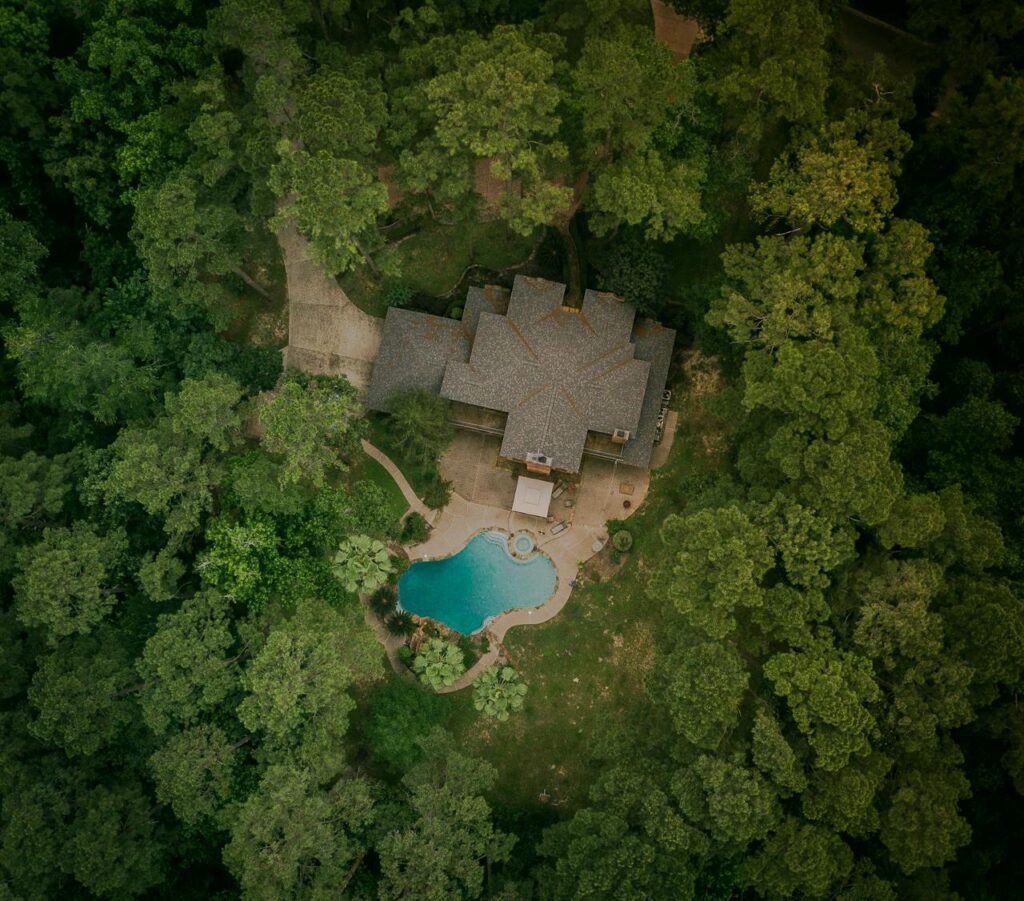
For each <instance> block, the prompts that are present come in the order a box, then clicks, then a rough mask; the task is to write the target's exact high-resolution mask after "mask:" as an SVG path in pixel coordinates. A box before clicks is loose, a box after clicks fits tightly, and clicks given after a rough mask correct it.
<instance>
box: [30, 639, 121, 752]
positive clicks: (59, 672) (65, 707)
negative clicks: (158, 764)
mask: <svg viewBox="0 0 1024 901" xmlns="http://www.w3.org/2000/svg"><path fill="white" fill-rule="evenodd" d="M38 667H39V668H38V669H37V670H36V673H35V675H34V676H33V678H32V684H31V686H30V687H29V690H28V699H29V702H30V703H31V704H32V706H33V707H35V708H36V710H37V711H38V713H37V716H36V718H35V720H33V722H32V723H31V725H30V726H29V729H30V730H31V732H32V734H33V735H35V736H36V737H37V738H39V739H40V740H42V741H46V742H50V743H52V744H55V745H57V746H59V747H62V748H63V749H64V751H65V752H66V753H67V755H68V756H69V757H77V756H80V755H91V754H95V753H96V752H97V751H98V750H100V748H102V747H104V746H106V745H108V744H109V743H110V742H111V741H113V740H114V739H115V738H116V737H117V736H118V734H119V733H120V731H121V730H122V729H123V728H124V726H125V725H127V724H128V723H129V722H131V720H132V719H133V716H134V711H133V710H132V707H133V704H132V700H131V699H130V698H129V697H128V693H129V692H130V689H131V685H132V682H133V681H134V680H133V679H132V676H133V675H134V674H133V672H132V670H131V665H130V659H129V656H128V654H127V652H126V649H125V648H124V646H123V645H122V644H121V643H120V642H119V640H118V635H117V633H116V631H115V630H113V629H111V628H109V627H106V628H101V629H99V630H96V632H94V633H93V634H91V635H86V636H80V637H76V638H73V639H70V640H66V641H64V642H62V644H61V645H60V647H59V649H58V650H55V651H52V652H50V653H49V654H47V655H46V656H45V657H43V658H40V659H39V664H38Z"/></svg>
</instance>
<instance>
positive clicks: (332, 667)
mask: <svg viewBox="0 0 1024 901" xmlns="http://www.w3.org/2000/svg"><path fill="white" fill-rule="evenodd" d="M304 619H306V617H303V616H300V618H299V622H298V623H295V624H289V625H288V626H287V627H280V628H277V629H275V630H273V631H272V632H271V633H270V635H269V636H268V638H267V641H266V643H265V644H264V646H263V647H262V649H261V650H260V652H259V653H258V654H257V655H256V656H255V657H254V658H253V660H252V662H251V663H250V664H249V666H248V667H247V668H246V670H245V673H244V675H243V678H242V685H243V687H244V688H245V689H246V690H247V691H248V692H249V694H248V695H247V696H246V697H245V698H244V699H243V700H242V702H241V704H239V705H238V718H239V720H240V721H241V723H242V725H243V726H245V728H246V729H248V730H249V731H250V732H260V733H262V734H263V735H264V736H265V744H266V750H267V752H268V753H270V754H272V755H273V757H274V759H280V760H293V759H297V760H299V761H300V762H302V763H303V764H304V766H305V768H306V769H307V770H308V772H309V773H310V775H311V776H314V777H316V778H318V779H327V778H329V777H330V776H331V775H332V774H333V773H335V772H337V770H338V769H339V767H340V765H341V763H342V761H343V759H344V758H343V753H344V751H343V745H342V741H341V740H342V738H343V736H344V735H345V733H346V732H347V731H348V721H349V715H350V714H351V713H352V711H353V710H354V709H355V706H356V705H355V701H354V700H353V699H352V697H351V696H350V695H349V693H348V691H349V689H350V688H351V687H352V685H353V683H354V682H355V680H356V678H357V677H365V675H366V673H364V672H362V671H356V670H354V668H353V666H352V660H351V658H350V655H349V654H347V653H346V648H345V639H344V633H342V632H340V631H326V630H325V631H320V630H316V629H313V628H309V626H308V625H307V624H306V623H305V622H303V620H304ZM341 622H344V620H341ZM328 624H330V618H329V619H328V620H327V621H326V622H325V623H324V625H328ZM348 625H349V626H350V627H351V625H354V624H348ZM336 627H337V625H336ZM356 634H357V635H358V632H357V633H356ZM373 662H374V664H376V666H375V667H374V670H373V671H372V672H373V675H374V676H376V675H377V673H378V672H379V669H378V667H379V663H377V654H374V656H373Z"/></svg>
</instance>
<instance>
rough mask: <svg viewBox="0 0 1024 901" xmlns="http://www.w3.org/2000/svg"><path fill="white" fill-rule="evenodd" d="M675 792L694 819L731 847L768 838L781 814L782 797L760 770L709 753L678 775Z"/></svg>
mask: <svg viewBox="0 0 1024 901" xmlns="http://www.w3.org/2000/svg"><path fill="white" fill-rule="evenodd" d="M672 792H673V794H674V795H675V796H676V797H677V798H678V799H679V806H680V808H681V809H682V810H683V811H684V813H686V815H687V816H688V817H689V818H690V819H691V820H693V822H695V823H696V824H697V825H699V826H701V827H702V828H703V829H706V830H707V831H708V833H709V834H710V835H711V837H712V838H713V839H714V840H715V841H718V842H722V843H723V844H725V845H727V846H732V847H738V848H739V847H743V846H745V845H747V844H749V843H750V842H753V841H757V840H758V839H762V838H764V837H765V836H766V835H767V834H768V832H769V831H770V830H771V829H772V827H773V826H774V825H775V823H776V822H777V821H778V819H779V817H780V816H781V808H780V806H779V801H778V797H777V796H776V794H775V791H774V789H773V788H772V787H771V785H770V784H769V783H768V781H767V780H766V779H765V778H764V777H763V776H762V775H761V773H760V772H759V771H758V770H756V769H750V768H748V767H744V766H738V765H736V764H733V763H729V762H727V761H725V760H721V759H719V758H715V757H711V756H709V755H706V754H702V755H701V756H700V757H698V758H697V759H696V761H694V763H693V766H692V767H690V768H688V769H686V770H682V771H680V772H679V773H678V774H677V775H676V777H675V778H674V779H673V782H672Z"/></svg>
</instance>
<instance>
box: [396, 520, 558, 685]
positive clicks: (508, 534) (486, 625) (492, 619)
mask: <svg viewBox="0 0 1024 901" xmlns="http://www.w3.org/2000/svg"><path fill="white" fill-rule="evenodd" d="M528 531H530V530H529V529H516V530H515V531H514V532H513V531H510V530H508V529H504V528H502V527H501V526H484V527H482V528H479V529H477V530H476V531H475V532H473V534H472V535H469V536H467V538H466V540H465V542H463V545H462V547H460V548H457V549H456V550H454V551H451V552H449V553H447V554H436V555H433V556H424V557H419V558H417V559H416V560H413V559H411V558H410V560H409V567H408V569H411V568H412V567H413V566H415V565H416V564H417V563H436V562H437V561H438V560H448V559H450V558H451V557H454V556H455V555H456V554H461V553H462V552H463V551H464V550H465V549H466V548H467V547H469V544H470V542H471V541H473V539H474V538H476V537H477V536H478V535H482V534H483V533H484V532H500V533H501V534H502V535H504V536H505V550H506V551H507V552H508V555H509V557H510V558H511V559H512V560H514V561H515V562H516V563H526V562H528V561H529V560H532V559H533V558H534V557H535V556H537V555H538V554H539V555H542V556H544V557H547V558H548V562H550V563H551V568H552V569H553V570H554V573H555V586H554V588H552V589H551V594H549V595H548V596H547V597H546V598H544V600H543V601H541V602H540V603H539V604H534V605H533V606H530V607H508V608H506V609H505V610H502V611H500V612H499V613H495V614H494V615H493V616H489V617H487V618H486V619H485V620H484V621H483V623H482V624H481V625H480V628H478V629H474V630H473V631H472V632H459V630H458V629H454V628H452V627H451V626H449V625H448V624H447V623H446V622H443V621H442V620H439V619H435V618H434V617H432V616H420V614H418V613H413V612H412V611H411V610H405V608H404V607H402V592H401V589H399V590H398V592H397V603H398V607H399V609H401V610H404V611H405V612H406V613H409V614H410V615H412V616H415V617H418V618H419V619H428V620H430V621H431V622H433V623H439V624H440V625H442V626H444V628H446V629H448V630H449V631H451V632H455V633H456V634H458V635H480V634H482V633H489V632H490V631H491V628H490V627H491V626H492V625H493V624H494V623H496V622H497V621H498V620H500V619H501V618H502V617H503V616H506V615H508V614H511V613H515V612H516V611H518V610H531V611H532V610H540V609H541V608H543V607H544V606H546V605H547V604H548V603H550V601H551V599H552V598H553V597H554V596H555V595H556V594H558V589H559V587H560V586H561V580H562V575H561V573H560V572H559V571H558V563H557V562H556V561H555V559H554V558H553V557H552V556H551V555H550V554H549V553H547V551H545V550H543V549H542V548H541V546H540V541H538V540H537V538H536V537H535V538H534V545H533V550H532V551H531V553H530V556H529V557H526V558H523V557H519V556H517V554H516V553H515V552H514V551H513V550H512V547H511V539H512V537H513V536H514V535H517V534H519V533H520V532H528ZM406 553H408V549H407V550H406ZM406 571H408V570H406ZM402 575H405V572H403V573H402ZM399 581H401V576H399ZM558 609H559V610H561V609H562V608H561V607H559V608H558ZM542 621H543V620H542ZM511 625H515V623H513V624H511ZM508 628H509V627H506V629H505V630H503V631H502V638H504V635H505V631H507V629H508ZM495 641H497V642H499V643H500V641H501V639H500V638H497V639H495ZM485 656H486V655H485ZM477 662H478V663H479V661H477ZM474 666H475V664H474ZM467 672H469V671H467Z"/></svg>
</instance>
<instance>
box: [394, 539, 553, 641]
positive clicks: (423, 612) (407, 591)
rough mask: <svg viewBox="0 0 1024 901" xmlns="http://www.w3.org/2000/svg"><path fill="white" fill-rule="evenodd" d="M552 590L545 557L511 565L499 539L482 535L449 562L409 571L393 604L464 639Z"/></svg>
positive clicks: (543, 598) (504, 543)
mask: <svg viewBox="0 0 1024 901" xmlns="http://www.w3.org/2000/svg"><path fill="white" fill-rule="evenodd" d="M554 590H555V567H554V564H553V563H552V562H551V560H550V559H549V558H548V557H547V555H545V554H539V553H538V554H534V555H533V556H532V557H531V558H530V559H529V560H515V559H513V558H512V555H511V554H509V552H508V538H507V537H506V536H505V535H504V534H502V533H501V532H481V533H480V534H479V535H477V536H476V537H475V538H474V539H473V540H472V541H470V542H469V544H467V545H466V546H465V547H464V548H463V549H462V550H461V551H459V552H458V553H457V554H455V555H453V556H451V557H445V559H443V560H425V561H422V562H420V563H414V564H413V565H412V566H410V567H409V568H408V569H407V570H406V571H405V572H404V573H402V577H401V578H400V579H399V580H398V603H399V606H400V607H401V608H402V609H403V610H408V611H409V612H410V613H415V614H416V615H417V616H426V617H429V618H430V619H436V620H437V621H438V622H441V623H444V624H445V625H446V626H448V628H450V629H454V630H455V631H456V632H462V633H463V634H465V635H468V634H470V633H471V632H476V631H477V630H478V629H481V628H483V625H484V623H485V622H486V621H487V620H488V619H490V618H491V617H493V616H497V615H498V614H499V613H501V612H503V611H505V610H511V609H512V608H514V607H538V606H540V605H541V604H543V603H544V602H545V601H546V600H547V599H548V598H549V597H551V593H552V592H553V591H554Z"/></svg>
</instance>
